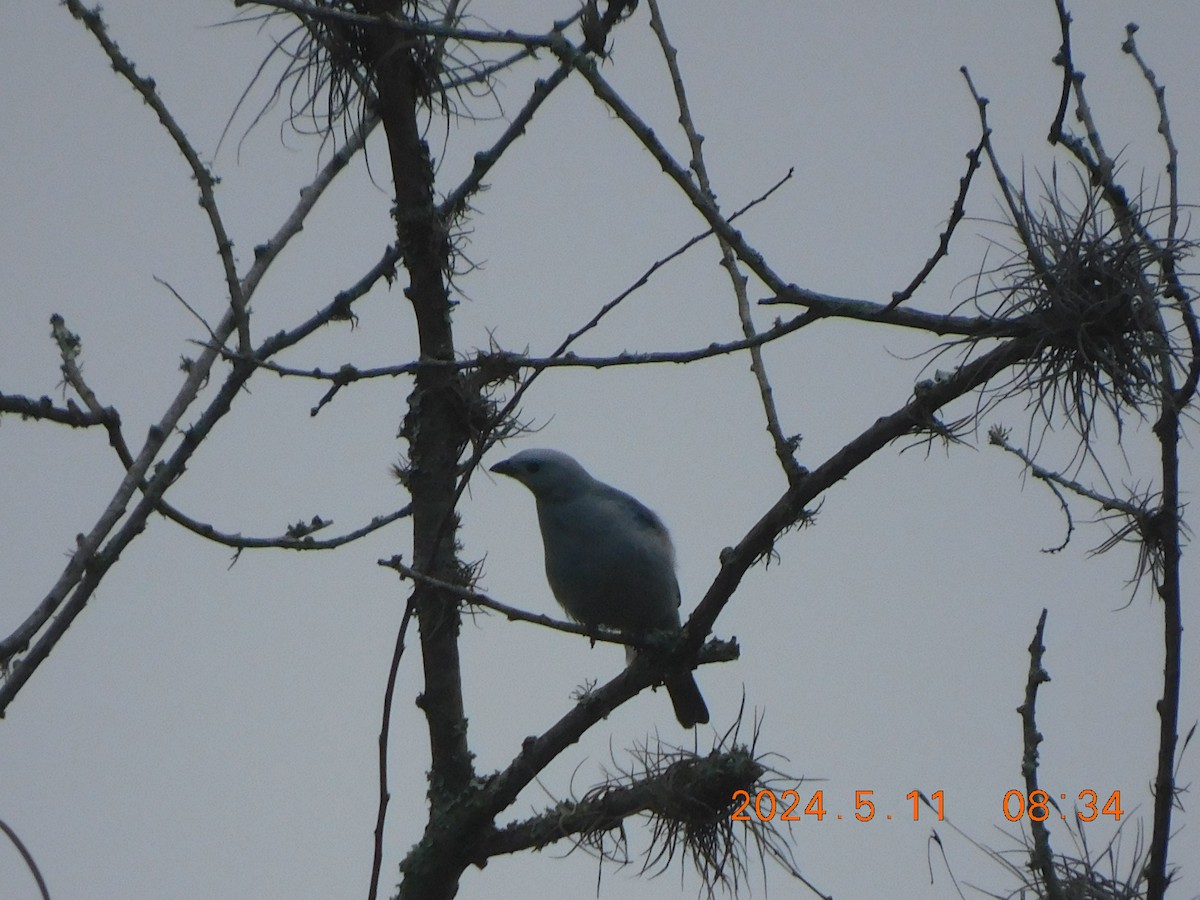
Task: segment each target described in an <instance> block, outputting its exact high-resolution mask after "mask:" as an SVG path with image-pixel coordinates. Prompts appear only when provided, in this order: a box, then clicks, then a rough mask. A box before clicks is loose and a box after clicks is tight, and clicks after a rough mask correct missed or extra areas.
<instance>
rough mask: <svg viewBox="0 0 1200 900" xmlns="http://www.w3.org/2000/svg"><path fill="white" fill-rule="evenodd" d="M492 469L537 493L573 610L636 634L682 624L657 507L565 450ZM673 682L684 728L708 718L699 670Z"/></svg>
mask: <svg viewBox="0 0 1200 900" xmlns="http://www.w3.org/2000/svg"><path fill="white" fill-rule="evenodd" d="M492 471H493V472H497V473H499V474H501V475H508V476H509V477H510V478H515V479H516V480H517V481H519V482H521V484H523V485H525V487H527V488H529V490H531V491H532V492H533V496H534V499H535V500H536V501H537V512H538V525H539V526H540V527H541V531H542V544H543V546H544V547H545V551H546V578H547V579H548V580H549V582H550V590H552V591H553V592H554V597H555V599H556V600H558V602H559V604H560V605H561V606H562V608H563V609H565V610H566V611H567V615H569V616H570V617H571V618H572V619H574V620H576V621H577V622H581V623H582V624H584V625H590V626H593V627H595V626H600V625H603V626H607V627H609V628H617V629H620V630H622V631H628V632H630V633H632V634H636V635H641V634H646V633H647V632H651V631H656V630H660V629H666V630H670V631H678V630H679V628H680V623H679V582H678V581H677V580H676V578H675V548H674V546H672V544H671V536H670V535H669V534H668V533H667V529H666V526H665V525H663V523H662V520H661V519H659V517H658V516H656V515H655V514H654V513H653V512H652V511H651V510H649V509H647V508H646V507H645V506H643V505H642V504H641V503H639V502H638V501H637V500H635V499H634V498H633V497H631V496H629V495H628V494H626V493H625V492H624V491H619V490H617V489H616V488H615V487H611V486H609V485H607V484H605V483H604V482H602V481H597V480H596V479H595V478H593V477H592V476H591V475H589V474H588V472H587V470H586V469H584V467H583V466H581V465H580V464H579V463H578V462H576V461H575V460H574V459H572V458H571V457H570V456H567V454H565V453H560V452H559V451H557V450H522V451H521V452H520V453H518V454H517V455H516V456H513V457H511V458H509V459H506V460H504V461H503V462H500V463H497V464H496V465H494V466H492ZM631 649H632V648H631ZM666 686H667V693H668V694H670V695H671V703H672V705H673V706H674V707H675V716H676V718H678V719H679V723H680V724H681V725H683V727H684V728H691V727H693V726H694V725H696V724H697V723H703V722H707V721H708V707H707V706H705V704H704V697H702V696H701V694H700V688H699V687H698V686H697V684H696V679H695V678H693V677H692V673H691V672H684V673H679V674H674V675H671V676H670V677H668V678H667V680H666Z"/></svg>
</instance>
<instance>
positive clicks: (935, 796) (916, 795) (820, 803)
mask: <svg viewBox="0 0 1200 900" xmlns="http://www.w3.org/2000/svg"><path fill="white" fill-rule="evenodd" d="M874 795H875V792H874V791H865V790H864V791H855V792H854V814H853V819H854V820H856V821H859V822H870V821H871V820H872V819H874V818H875V815H876V808H875V801H874V800H873V799H872V798H873V797H874ZM904 799H905V800H909V801H911V802H912V821H914V822H917V821H920V817H921V801H924V802H925V805H926V806H928V807H929V808H930V809H932V810H933V812H934V813H935V814H936V816H937V820H938V821H939V822H940V821H942V820H943V819H944V818H945V817H946V810H945V799H946V796H945V791H934V792H933V793H932V794H930V795H929V796H928V797H926V796H925V795H924V794H922V793H921V792H920V791H909V792H908V793H907V794H905V795H904ZM733 802H734V804H735V807H734V810H733V812H731V813H730V814H729V818H730V819H732V820H733V821H735V822H751V821H754V820H757V821H759V822H770V821H772V820H774V819H775V818H776V817H778V818H779V820H780V821H783V822H801V821H803V820H804V817H805V816H808V817H810V818H812V819H815V820H816V821H818V822H821V821H824V819H825V817H826V816H832V817H833V818H834V819H835V820H841V819H843V818H845V817H849V816H850V812H849V811H847V812H846V813H845V814H843V813H838V812H834V811H832V810H828V809H826V808H825V792H824V791H823V790H820V789H818V790H816V791H814V792H813V794H812V795H811V796H810V797H808V802H807V803H805V802H804V795H801V793H800V792H799V791H796V790H791V789H788V790H786V791H783V792H781V793H780V794H778V795H776V793H775V791H774V790H772V789H771V788H763V789H762V790H760V791H758V792H757V793H756V794H755V795H754V796H753V797H751V796H750V792H749V791H743V790H738V791H734V792H733ZM802 804H803V808H801V805H802ZM880 817H881V818H884V819H887V820H889V821H890V820H892V819H893V818H896V817H895V816H893V815H892V814H891V813H882V814H881V816H880ZM900 818H903V816H900Z"/></svg>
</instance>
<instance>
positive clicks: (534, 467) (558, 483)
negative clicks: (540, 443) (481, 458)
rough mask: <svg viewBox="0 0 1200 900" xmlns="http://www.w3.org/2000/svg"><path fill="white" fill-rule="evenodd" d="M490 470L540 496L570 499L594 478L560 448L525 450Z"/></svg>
mask: <svg viewBox="0 0 1200 900" xmlns="http://www.w3.org/2000/svg"><path fill="white" fill-rule="evenodd" d="M491 471H493V472H496V473H497V474H499V475H507V476H508V477H509V478H515V479H516V480H517V481H519V482H521V484H523V485H525V487H527V488H529V490H531V491H533V496H535V497H536V498H537V499H539V500H551V501H553V500H569V499H570V498H571V497H573V496H575V495H576V494H578V493H580V492H581V491H584V490H587V488H588V487H590V486H591V484H592V483H593V480H594V479H593V478H592V476H591V475H589V474H588V472H587V469H585V468H584V467H583V466H581V465H580V464H579V463H578V462H576V461H575V459H574V458H573V457H570V456H568V455H567V454H565V453H561V452H559V451H558V450H522V451H521V452H520V453H518V454H517V455H516V456H510V457H509V458H508V459H506V460H504V461H503V462H498V463H496V464H495V465H494V466H492V467H491Z"/></svg>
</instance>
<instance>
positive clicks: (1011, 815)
mask: <svg viewBox="0 0 1200 900" xmlns="http://www.w3.org/2000/svg"><path fill="white" fill-rule="evenodd" d="M1058 797H1059V799H1060V800H1066V799H1067V795H1066V794H1065V793H1064V794H1059V795H1058ZM1075 799H1076V800H1078V801H1079V803H1080V804H1082V806H1083V808H1082V809H1079V808H1076V810H1075V815H1076V816H1078V818H1079V821H1080V822H1095V821H1096V819H1098V818H1099V817H1100V816H1112V817H1113V821H1114V822H1120V821H1121V816H1123V815H1125V810H1123V809H1121V792H1120V791H1113V792H1112V793H1111V794H1109V795H1108V799H1107V800H1105V801H1104V805H1103V806H1101V805H1100V795H1099V794H1097V793H1096V792H1095V791H1093V790H1091V789H1090V788H1088V789H1086V790H1082V791H1080V792H1079V796H1078V797H1076V798H1075ZM1051 806H1054V807H1055V808H1056V809H1057V808H1058V804H1057V803H1055V802H1054V801H1053V800H1052V799H1051V798H1050V794H1049V793H1048V792H1047V791H1043V790H1041V789H1040V788H1039V789H1038V790H1035V791H1030V792H1029V794H1028V795H1026V794H1025V793H1024V792H1023V791H1018V790H1016V789H1015V788H1014V789H1013V790H1011V791H1009V792H1008V793H1007V794H1005V795H1004V818H1006V819H1008V821H1010V822H1019V821H1021V819H1023V818H1025V817H1026V816H1028V817H1029V820H1030V821H1031V822H1045V821H1046V820H1047V819H1049V818H1050V807H1051ZM1059 818H1061V819H1062V820H1063V821H1064V822H1065V821H1066V820H1067V814H1066V813H1064V812H1062V811H1061V810H1060V811H1059Z"/></svg>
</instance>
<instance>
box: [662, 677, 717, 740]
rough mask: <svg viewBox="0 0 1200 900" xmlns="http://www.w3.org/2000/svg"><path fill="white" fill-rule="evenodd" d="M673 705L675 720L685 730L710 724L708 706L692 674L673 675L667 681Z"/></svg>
mask: <svg viewBox="0 0 1200 900" xmlns="http://www.w3.org/2000/svg"><path fill="white" fill-rule="evenodd" d="M666 684H667V693H668V694H670V696H671V705H672V706H674V707H675V718H677V719H678V720H679V724H680V725H682V726H683V727H684V728H694V727H695V726H696V725H703V724H705V723H707V722H708V706H707V705H706V704H705V702H704V696H703V695H702V694H701V693H700V685H698V684H696V679H695V678H694V677H693V676H692V673H691V672H684V673H683V674H681V675H672V676H671V677H670V678H668V679H667V681H666Z"/></svg>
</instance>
